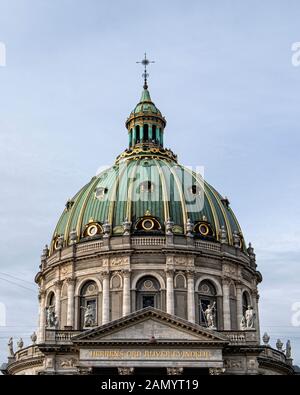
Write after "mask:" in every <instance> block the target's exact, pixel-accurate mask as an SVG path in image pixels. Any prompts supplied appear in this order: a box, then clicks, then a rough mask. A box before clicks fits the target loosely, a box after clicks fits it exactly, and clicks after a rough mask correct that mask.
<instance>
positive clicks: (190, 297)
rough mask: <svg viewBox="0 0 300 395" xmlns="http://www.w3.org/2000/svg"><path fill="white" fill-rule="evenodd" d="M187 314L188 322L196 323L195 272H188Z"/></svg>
mask: <svg viewBox="0 0 300 395" xmlns="http://www.w3.org/2000/svg"><path fill="white" fill-rule="evenodd" d="M187 312H188V321H190V322H193V323H194V322H195V283H194V272H192V271H188V272H187Z"/></svg>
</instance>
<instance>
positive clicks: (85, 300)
mask: <svg viewBox="0 0 300 395" xmlns="http://www.w3.org/2000/svg"><path fill="white" fill-rule="evenodd" d="M97 311H98V287H97V285H96V283H95V282H94V281H88V282H87V283H85V284H84V285H83V287H82V288H81V292H80V327H81V328H82V329H88V328H91V327H94V326H97V323H98V317H97Z"/></svg>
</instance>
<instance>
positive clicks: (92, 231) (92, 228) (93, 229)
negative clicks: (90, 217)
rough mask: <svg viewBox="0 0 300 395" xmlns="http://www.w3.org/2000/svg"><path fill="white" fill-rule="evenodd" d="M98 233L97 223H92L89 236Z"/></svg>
mask: <svg viewBox="0 0 300 395" xmlns="http://www.w3.org/2000/svg"><path fill="white" fill-rule="evenodd" d="M97 233H98V227H97V225H90V226H89V227H88V228H87V231H86V234H87V235H88V236H95V235H96V234H97Z"/></svg>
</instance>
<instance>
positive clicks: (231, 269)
mask: <svg viewBox="0 0 300 395" xmlns="http://www.w3.org/2000/svg"><path fill="white" fill-rule="evenodd" d="M223 272H224V273H225V274H226V275H227V276H229V277H231V276H236V275H237V270H236V267H235V266H233V265H224V266H223Z"/></svg>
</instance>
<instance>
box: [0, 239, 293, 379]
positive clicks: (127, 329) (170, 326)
mask: <svg viewBox="0 0 300 395" xmlns="http://www.w3.org/2000/svg"><path fill="white" fill-rule="evenodd" d="M136 240H137V239H136V238H135V237H127V236H126V237H118V238H116V240H112V238H108V240H106V242H105V243H104V242H103V241H99V240H98V241H90V242H86V243H83V244H78V245H74V246H72V247H69V248H65V249H61V250H60V251H59V253H58V254H56V255H55V256H51V257H49V258H47V259H43V260H42V264H41V271H40V272H39V273H38V275H37V277H36V281H37V283H38V284H39V285H40V297H39V302H40V324H39V338H38V342H37V345H35V346H32V347H28V348H26V349H24V350H21V351H18V352H17V353H16V354H15V357H14V359H13V361H10V363H9V365H8V366H7V367H6V369H5V372H7V373H9V374H91V373H92V372H93V371H97V372H98V370H99V369H100V370H101V368H115V369H117V370H116V372H118V373H119V374H124V372H125V373H126V372H127V373H128V374H129V373H130V374H134V369H135V367H137V366H138V367H139V368H141V367H144V368H145V369H146V368H149V367H161V368H165V369H167V370H166V374H167V373H169V374H184V372H185V371H186V369H189V368H199V369H202V370H205V369H206V370H207V374H291V373H292V372H293V370H292V367H291V361H288V360H287V358H286V356H285V354H284V353H283V352H280V351H278V350H274V349H272V348H270V347H269V346H262V345H260V340H259V339H260V335H259V324H258V322H259V321H258V319H257V321H256V324H255V328H252V329H249V330H241V329H240V328H239V327H238V323H239V322H240V318H241V317H242V316H243V304H242V303H243V294H244V293H245V292H247V296H249V298H250V301H249V302H250V303H251V304H252V305H253V306H254V308H255V313H256V317H258V308H257V306H258V304H257V300H258V292H257V284H258V282H259V281H261V276H260V274H259V273H258V272H257V271H256V270H255V269H254V268H252V267H251V265H250V262H249V258H248V257H247V256H246V255H245V254H244V253H242V252H241V251H240V250H239V249H238V248H235V247H230V246H228V245H222V244H221V245H217V244H216V245H215V246H214V247H215V248H214V250H212V248H211V246H210V245H208V248H207V249H205V245H204V244H202V245H201V248H200V247H199V245H197V243H195V242H194V240H193V242H192V243H191V242H190V240H189V241H187V239H186V238H185V237H182V238H177V240H178V243H175V242H174V244H173V245H172V247H171V248H170V246H168V245H167V244H166V239H165V238H164V237H161V238H158V237H154V238H151V237H148V238H147V242H143V239H141V238H139V242H138V243H137V242H136ZM145 240H146V239H145ZM125 242H126V245H127V247H126V250H124V249H123V245H124V243H125ZM146 243H147V244H146ZM206 261H208V262H209V265H208V266H206V264H205V262H206ZM243 273H247V276H243ZM245 277H247V279H246V278H245ZM144 280H145V281H144ZM143 281H144V282H143ZM207 282H209V284H211V285H212V286H213V287H214V290H215V293H214V294H213V295H212V297H213V298H214V300H215V301H216V329H214V330H212V329H207V328H205V324H203V322H201V311H200V306H199V303H200V301H201V297H202V294H203V292H204V291H205V290H206V289H204V290H203V289H201V284H205V285H206V284H207ZM207 295H208V297H211V295H210V294H209V292H208V293H207ZM143 297H145V300H146V301H147V300H148V299H147V297H151V298H150V300H151V301H152V302H153V303H154V306H153V305H151V306H150V307H145V306H142V305H141V303H142V302H143V299H141V298H143ZM89 301H92V303H93V305H94V307H95V316H94V321H92V324H91V326H89V327H85V325H84V311H85V310H84V307H85V306H84V305H83V304H84V303H85V302H89ZM51 303H52V304H53V305H54V309H55V315H56V316H57V325H56V327H55V328H50V327H49V326H48V325H47V317H46V315H47V313H46V312H47V309H48V308H49V304H51ZM133 323H134V324H133ZM116 328H117V330H116ZM89 342H90V345H88V344H89ZM107 342H108V343H107ZM129 342H130V344H129ZM180 343H182V346H181V345H180ZM107 344H109V347H108V346H107ZM141 344H145V350H144V351H145V352H146V354H145V353H144V354H143V355H141V354H138V355H137V356H135V353H136V352H137V351H139V352H140V351H141V350H142V349H141ZM58 345H59V348H57V346H58ZM122 347H123V348H122ZM107 348H108V349H109V350H114V349H118V350H120V349H123V351H124V353H125V354H124V355H128V359H127V360H126V359H125V360H124V355H121V356H119V357H118V355H117V356H116V357H114V356H109V357H107V358H104V357H103V355H105V350H107ZM193 349H194V350H195V354H191V355H190V357H189V354H188V353H187V352H188V350H193ZM163 352H164V353H165V354H163ZM180 352H181V354H180ZM126 353H127V354H126ZM161 353H162V355H167V357H165V356H164V357H163V360H162V357H161V356H160V355H161ZM178 355H187V357H182V359H180V358H179V357H178ZM195 355H198V356H199V360H196V359H195ZM118 358H119V359H118ZM178 358H179V359H178ZM118 369H119V370H118ZM128 369H129V370H128ZM174 369H177V370H174Z"/></svg>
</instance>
